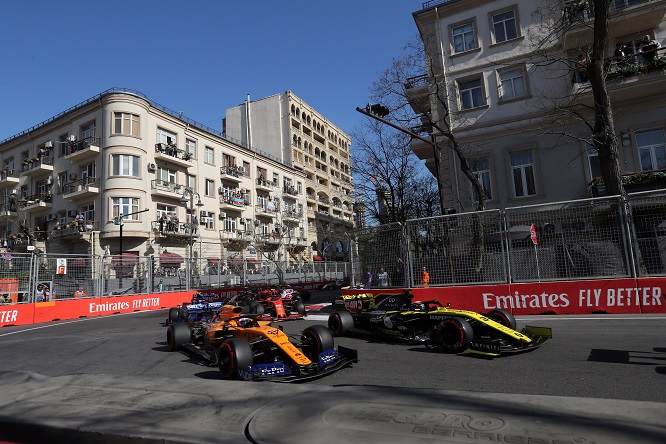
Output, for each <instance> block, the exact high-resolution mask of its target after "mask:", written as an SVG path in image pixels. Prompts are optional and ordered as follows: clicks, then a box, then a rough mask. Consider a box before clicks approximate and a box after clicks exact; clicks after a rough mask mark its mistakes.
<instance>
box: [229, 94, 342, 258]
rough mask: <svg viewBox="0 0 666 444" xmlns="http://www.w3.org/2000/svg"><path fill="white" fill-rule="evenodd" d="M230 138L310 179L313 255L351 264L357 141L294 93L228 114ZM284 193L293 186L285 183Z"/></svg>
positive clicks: (309, 221)
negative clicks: (353, 149)
mask: <svg viewBox="0 0 666 444" xmlns="http://www.w3.org/2000/svg"><path fill="white" fill-rule="evenodd" d="M224 128H225V133H226V134H227V135H229V136H230V137H233V138H236V139H238V140H240V141H241V143H243V144H248V145H250V146H252V147H257V151H259V152H262V153H264V152H265V153H266V154H267V155H268V156H270V157H272V158H275V159H279V161H280V162H283V163H285V164H287V165H291V166H292V167H293V168H294V169H295V170H296V171H299V172H301V173H302V174H304V175H305V182H304V187H303V188H302V189H301V188H298V187H296V189H295V190H294V191H295V192H296V196H304V197H305V200H306V209H307V225H308V229H307V232H308V235H309V237H308V245H309V250H308V254H310V255H311V257H312V258H314V259H315V260H318V259H326V260H348V258H349V236H348V234H350V233H351V231H352V230H353V228H354V199H353V198H352V193H353V191H354V187H353V183H352V176H351V166H352V163H351V151H350V145H351V139H350V137H349V136H348V135H347V134H345V133H344V132H343V131H341V130H340V129H339V128H338V127H336V126H335V125H334V124H332V123H331V122H330V121H328V120H327V119H326V118H325V117H324V116H322V115H321V114H319V113H318V112H317V111H316V110H315V109H314V108H312V107H311V106H309V105H308V104H307V103H305V102H304V101H303V100H302V99H300V98H299V97H298V96H296V95H295V94H294V93H292V92H291V91H286V92H285V93H284V94H276V95H273V96H269V97H265V98H262V99H258V100H250V99H249V97H248V100H247V101H246V102H244V103H242V104H240V105H238V106H236V107H234V108H230V109H228V110H227V111H226V119H225V125H224ZM278 185H279V186H281V187H282V188H283V189H284V190H287V189H291V188H293V183H292V182H289V181H286V180H284V179H283V182H280V183H278Z"/></svg>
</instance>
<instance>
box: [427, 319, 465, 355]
mask: <svg viewBox="0 0 666 444" xmlns="http://www.w3.org/2000/svg"><path fill="white" fill-rule="evenodd" d="M433 336H434V337H433V339H434V341H435V343H437V345H439V346H440V347H441V349H442V351H443V352H444V353H462V352H464V351H465V350H467V349H468V348H469V346H470V345H471V343H472V340H473V339H474V331H473V330H472V326H471V325H469V322H467V321H466V320H464V319H461V318H446V319H444V320H442V321H441V322H440V323H439V324H438V325H437V327H435V331H434V332H433Z"/></svg>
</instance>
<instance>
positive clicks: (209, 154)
mask: <svg viewBox="0 0 666 444" xmlns="http://www.w3.org/2000/svg"><path fill="white" fill-rule="evenodd" d="M204 162H205V163H207V164H209V165H215V150H213V148H211V147H209V146H207V147H206V152H205V156H204Z"/></svg>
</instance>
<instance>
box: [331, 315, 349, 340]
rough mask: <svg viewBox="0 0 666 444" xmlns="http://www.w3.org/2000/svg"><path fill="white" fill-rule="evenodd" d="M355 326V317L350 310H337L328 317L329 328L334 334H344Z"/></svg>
mask: <svg viewBox="0 0 666 444" xmlns="http://www.w3.org/2000/svg"><path fill="white" fill-rule="evenodd" d="M352 328H354V318H353V316H352V315H351V313H349V312H348V311H345V310H343V311H336V312H334V313H331V314H330V315H329V317H328V329H329V330H330V331H331V333H332V334H333V336H344V335H345V334H347V332H348V331H349V330H351V329H352Z"/></svg>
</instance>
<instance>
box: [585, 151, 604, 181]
mask: <svg viewBox="0 0 666 444" xmlns="http://www.w3.org/2000/svg"><path fill="white" fill-rule="evenodd" d="M586 147H587V150H586V151H587V166H588V168H589V172H590V178H592V179H594V178H595V177H601V162H600V161H599V153H598V152H597V149H596V148H595V147H594V146H592V144H590V143H587V144H586Z"/></svg>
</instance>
